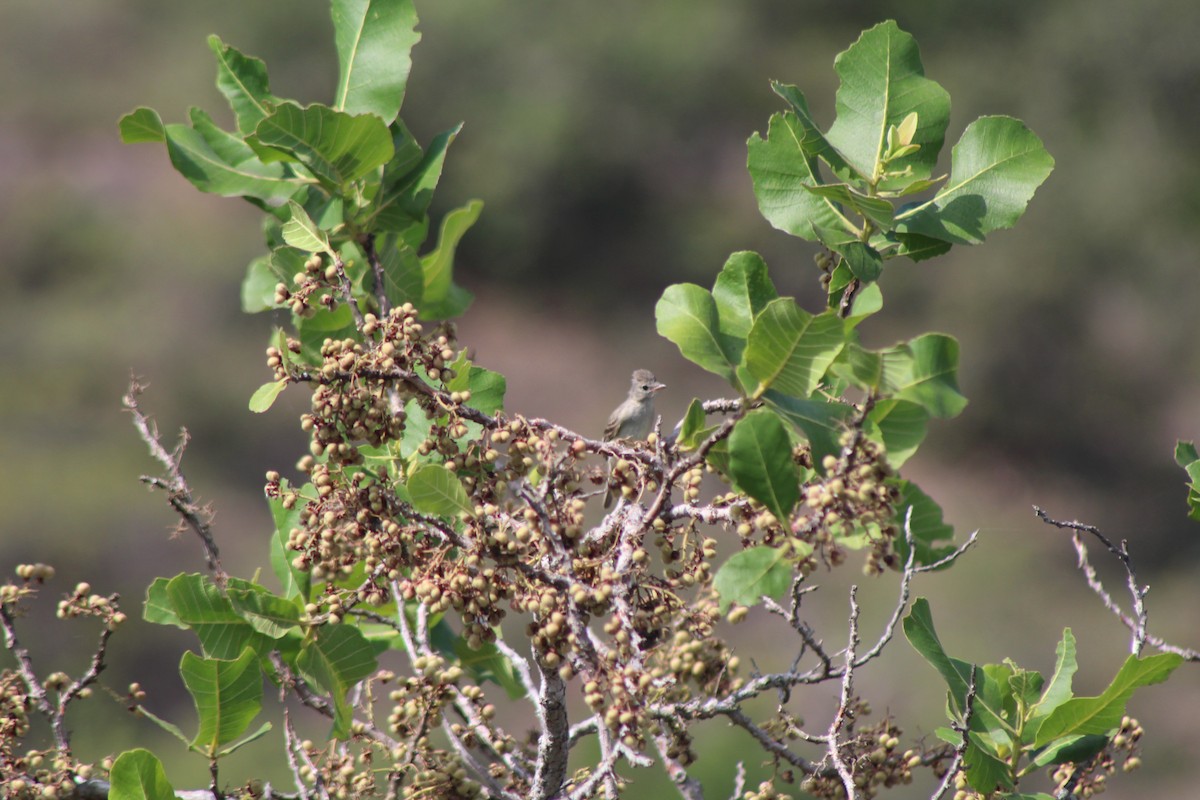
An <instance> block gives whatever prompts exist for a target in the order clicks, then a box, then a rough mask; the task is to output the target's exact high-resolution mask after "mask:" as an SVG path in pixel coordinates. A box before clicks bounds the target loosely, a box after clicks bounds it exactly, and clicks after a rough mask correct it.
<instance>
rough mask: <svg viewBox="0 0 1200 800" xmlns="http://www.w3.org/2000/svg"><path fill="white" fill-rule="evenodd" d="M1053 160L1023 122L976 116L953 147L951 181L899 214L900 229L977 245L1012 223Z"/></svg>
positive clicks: (1050, 166)
mask: <svg viewBox="0 0 1200 800" xmlns="http://www.w3.org/2000/svg"><path fill="white" fill-rule="evenodd" d="M1053 169H1054V159H1053V158H1051V157H1050V154H1049V153H1047V152H1046V148H1045V146H1044V145H1043V144H1042V140H1041V139H1039V138H1038V137H1037V134H1035V133H1034V132H1033V131H1031V130H1029V128H1027V127H1025V123H1023V122H1021V121H1020V120H1018V119H1013V118H1012V117H980V118H979V119H977V120H975V121H974V122H972V123H971V124H970V125H969V126H967V129H966V131H964V132H963V135H962V138H961V139H959V141H958V144H956V145H955V146H954V153H953V158H952V161H951V170H950V180H949V181H948V182H947V183H946V185H945V186H943V187H942V189H941V190H940V191H939V192H938V193H937V194H936V195H935V196H934V197H933V199H932V200H929V201H928V202H926V203H922V204H921V205H919V206H916V207H915V208H912V209H910V210H908V211H906V212H904V213H903V214H900V215H897V217H896V221H897V223H900V226H899V227H900V230H902V231H906V232H910V233H918V234H923V235H925V236H928V237H931V238H933V239H938V240H941V241H944V242H952V243H954V244H978V243H979V242H981V241H983V239H984V237H985V236H987V234H989V233H991V232H992V231H994V230H999V229H1003V228H1011V227H1012V226H1013V225H1014V224H1015V223H1016V221H1017V220H1018V219H1020V217H1021V215H1022V214H1024V213H1025V207H1026V206H1027V205H1028V204H1029V201H1030V199H1031V198H1032V197H1033V193H1034V192H1035V191H1036V190H1037V188H1038V186H1040V185H1041V184H1042V182H1043V181H1045V180H1046V178H1047V177H1049V175H1050V172H1051V170H1053Z"/></svg>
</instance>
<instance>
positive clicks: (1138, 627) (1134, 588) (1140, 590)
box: [1033, 506, 1150, 656]
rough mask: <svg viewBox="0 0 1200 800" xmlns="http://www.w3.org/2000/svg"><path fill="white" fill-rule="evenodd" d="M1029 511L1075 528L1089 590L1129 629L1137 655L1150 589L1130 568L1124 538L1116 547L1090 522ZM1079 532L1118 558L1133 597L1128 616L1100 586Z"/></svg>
mask: <svg viewBox="0 0 1200 800" xmlns="http://www.w3.org/2000/svg"><path fill="white" fill-rule="evenodd" d="M1033 511H1034V513H1035V514H1037V516H1038V519H1040V520H1042V522H1045V523H1046V524H1048V525H1053V526H1055V527H1056V528H1066V529H1068V530H1072V531H1075V534H1074V536H1073V537H1072V538H1073V541H1074V544H1075V552H1076V554H1077V555H1078V557H1079V568H1080V569H1081V570H1083V574H1084V576H1085V577H1086V578H1087V582H1088V586H1090V587H1091V589H1092V591H1093V592H1095V593H1096V594H1097V595H1098V596H1099V597H1100V600H1101V602H1103V603H1104V606H1105V608H1107V609H1108V610H1109V611H1111V612H1112V613H1113V614H1115V615H1116V617H1117V619H1119V620H1121V622H1122V623H1124V624H1125V626H1126V627H1127V628H1129V630H1130V631H1131V632H1132V633H1133V640H1132V642H1130V650H1131V651H1132V653H1133V654H1134V655H1135V656H1136V655H1140V654H1141V652H1142V648H1143V647H1145V645H1146V638H1147V632H1146V625H1147V617H1148V614H1147V611H1146V604H1145V599H1146V593H1147V592H1148V591H1150V587H1149V586H1139V585H1138V581H1137V574H1136V573H1135V572H1134V569H1133V559H1132V558H1130V556H1129V543H1128V541H1126V540H1124V539H1122V540H1121V544H1120V546H1119V547H1118V546H1117V545H1114V544H1113V543H1112V542H1111V541H1109V540H1108V538H1107V537H1106V536H1105V535H1104V534H1102V533H1100V530H1099V528H1096V527H1095V526H1094V525H1085V524H1084V523H1082V522H1075V521H1071V522H1060V521H1058V520H1055V519H1051V518H1050V517H1049V516H1048V515H1047V514H1046V512H1045V511H1043V510H1042V509H1040V508H1038V507H1037V506H1034V507H1033ZM1080 533H1090V534H1091V535H1092V536H1095V537H1096V538H1097V539H1099V540H1100V542H1101V543H1102V544H1103V545H1104V546H1105V547H1107V548H1108V551H1109V552H1110V553H1112V554H1113V555H1115V556H1116V557H1117V558H1118V559H1119V560H1120V562H1121V564H1122V566H1124V567H1125V575H1126V579H1127V583H1128V586H1129V594H1130V597H1132V599H1133V614H1134V615H1133V617H1132V618H1131V617H1129V616H1127V615H1126V614H1125V613H1124V612H1123V611H1122V610H1121V607H1120V606H1119V605H1118V604H1117V602H1116V601H1115V600H1113V598H1112V596H1111V595H1110V594H1109V593H1108V591H1107V590H1106V589H1105V588H1104V585H1103V583H1101V581H1100V578H1099V576H1097V575H1096V570H1095V568H1094V567H1092V564H1091V562H1090V561H1089V560H1088V555H1087V547H1086V546H1085V545H1084V543H1083V538H1082V537H1081V536H1080Z"/></svg>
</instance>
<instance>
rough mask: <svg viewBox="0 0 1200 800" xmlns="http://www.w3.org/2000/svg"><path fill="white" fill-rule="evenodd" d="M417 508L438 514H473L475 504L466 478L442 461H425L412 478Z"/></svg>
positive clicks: (410, 493)
mask: <svg viewBox="0 0 1200 800" xmlns="http://www.w3.org/2000/svg"><path fill="white" fill-rule="evenodd" d="M408 494H409V496H410V497H411V498H412V504H413V508H415V509H417V511H420V512H422V513H424V514H433V515H434V516H438V517H456V516H458V515H460V514H468V515H469V514H471V513H472V512H473V508H472V506H471V502H470V499H469V498H468V497H467V490H466V489H464V488H463V485H462V481H460V480H459V479H458V476H456V475H455V474H454V473H453V472H451V471H450V470H448V469H446V468H445V467H443V466H442V465H441V464H424V465H422V466H420V467H417V469H415V470H414V471H413V473H412V475H410V476H409V478H408Z"/></svg>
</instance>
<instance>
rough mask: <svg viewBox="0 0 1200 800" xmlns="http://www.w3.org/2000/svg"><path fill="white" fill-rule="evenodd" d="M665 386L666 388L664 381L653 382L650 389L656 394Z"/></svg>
mask: <svg viewBox="0 0 1200 800" xmlns="http://www.w3.org/2000/svg"><path fill="white" fill-rule="evenodd" d="M665 388H667V385H666V384H665V383H655V384H653V385H651V387H650V391H651V392H653V393H655V394H657V393H658V392H661V391H662V390H663V389H665Z"/></svg>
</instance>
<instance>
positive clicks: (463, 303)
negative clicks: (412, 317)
mask: <svg viewBox="0 0 1200 800" xmlns="http://www.w3.org/2000/svg"><path fill="white" fill-rule="evenodd" d="M481 211H483V202H482V201H480V200H472V201H471V202H469V203H467V204H466V205H465V206H463V207H462V208H456V209H454V210H453V211H451V212H450V213H448V214H446V216H445V217H443V218H442V228H441V232H440V233H439V235H438V243H437V247H436V248H434V249H433V250H432V251H430V252H429V253H426V254H425V255H423V256H421V271H422V273H423V275H424V289H423V291H422V298H421V316H422V317H425V318H427V319H448V318H450V317H457V316H458V315H460V314H462V313H463V312H464V311H466V310H467V306H469V305H470V304H471V300H472V299H473V295H472V294H471V293H470V292H468V291H467V290H466V289H464V288H462V287H461V286H458V285H457V284H455V283H454V253H455V250H456V249H457V248H458V243H459V242H460V241H461V240H462V237H463V235H464V234H466V232H467V231H468V230H470V228H471V226H472V225H474V224H475V220H477V219H479V213H480V212H481Z"/></svg>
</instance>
